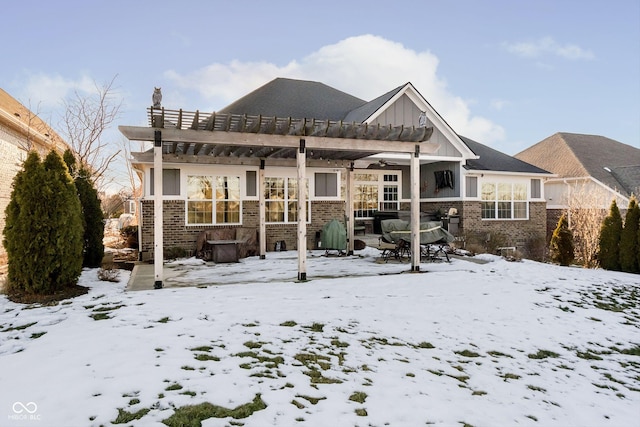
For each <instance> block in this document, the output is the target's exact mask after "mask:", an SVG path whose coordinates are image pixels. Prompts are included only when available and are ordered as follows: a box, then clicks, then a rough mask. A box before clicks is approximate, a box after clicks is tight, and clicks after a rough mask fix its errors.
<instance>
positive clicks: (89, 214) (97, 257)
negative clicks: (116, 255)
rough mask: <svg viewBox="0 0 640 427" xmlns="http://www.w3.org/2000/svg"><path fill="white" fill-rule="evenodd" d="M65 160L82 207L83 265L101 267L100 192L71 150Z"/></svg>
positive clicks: (102, 228) (102, 235) (102, 237)
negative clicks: (78, 163) (78, 164)
mask: <svg viewBox="0 0 640 427" xmlns="http://www.w3.org/2000/svg"><path fill="white" fill-rule="evenodd" d="M63 158H64V162H65V163H66V165H67V167H68V168H69V171H70V172H71V175H72V176H73V177H74V183H75V185H76V190H77V192H78V198H79V199H80V205H81V206H82V218H83V226H84V235H83V247H82V249H83V258H82V265H83V266H85V267H90V268H95V267H100V265H101V264H102V258H103V257H104V244H103V239H104V221H103V219H104V215H103V213H102V208H101V206H100V199H99V198H98V191H97V190H96V188H95V186H94V184H93V182H92V180H91V174H90V173H89V171H87V169H86V168H84V167H82V166H81V167H80V168H78V167H77V162H76V159H75V157H74V155H73V153H72V152H71V150H66V151H65V152H64V156H63Z"/></svg>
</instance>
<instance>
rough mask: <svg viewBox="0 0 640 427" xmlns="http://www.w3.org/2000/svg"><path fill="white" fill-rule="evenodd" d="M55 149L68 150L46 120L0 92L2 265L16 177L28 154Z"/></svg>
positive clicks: (0, 231) (0, 239)
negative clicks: (5, 229)
mask: <svg viewBox="0 0 640 427" xmlns="http://www.w3.org/2000/svg"><path fill="white" fill-rule="evenodd" d="M54 147H55V148H56V149H58V150H59V151H60V153H61V154H62V153H63V152H64V150H66V149H67V148H68V147H67V145H66V143H65V142H64V140H63V139H62V138H60V136H58V134H56V133H55V132H54V131H53V130H52V129H51V128H50V127H49V126H48V125H47V124H46V123H45V122H44V121H43V120H41V119H40V118H39V117H38V116H37V115H36V114H34V113H33V112H32V111H30V110H29V109H28V108H26V107H25V106H24V105H22V104H21V103H20V102H18V101H16V100H15V99H14V98H13V97H12V96H11V95H9V94H8V93H7V92H5V91H4V90H2V89H0V158H1V159H2V162H1V163H0V265H4V264H6V256H7V254H6V251H5V250H4V247H3V246H2V232H3V230H4V227H5V216H4V212H5V210H6V208H7V205H8V204H9V200H10V198H11V191H12V183H13V177H14V176H15V175H16V173H17V172H18V171H19V170H20V169H21V167H22V162H23V161H24V160H25V159H26V157H27V152H28V151H30V150H37V151H38V152H39V153H40V155H41V156H43V157H44V156H46V154H47V153H48V152H49V151H50V150H51V149H52V148H54Z"/></svg>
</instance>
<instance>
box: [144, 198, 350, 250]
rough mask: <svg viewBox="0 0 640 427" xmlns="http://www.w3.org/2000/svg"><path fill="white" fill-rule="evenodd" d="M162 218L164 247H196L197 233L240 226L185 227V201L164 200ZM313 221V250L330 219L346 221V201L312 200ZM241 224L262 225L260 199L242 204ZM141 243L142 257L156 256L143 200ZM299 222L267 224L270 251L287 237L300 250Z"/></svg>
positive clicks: (309, 238)
mask: <svg viewBox="0 0 640 427" xmlns="http://www.w3.org/2000/svg"><path fill="white" fill-rule="evenodd" d="M163 206H164V217H163V226H164V228H163V246H164V247H165V248H170V247H176V246H177V247H181V248H183V249H186V250H192V251H193V250H195V247H196V240H197V238H198V235H199V234H200V233H201V232H202V231H203V230H206V229H212V228H237V227H240V226H235V225H230V226H224V225H222V226H186V225H185V223H186V221H185V202H184V200H165V201H164V202H163ZM311 210H312V215H311V218H312V221H311V224H307V248H309V249H312V248H313V247H314V244H315V235H316V232H317V231H320V230H322V227H323V226H324V225H325V224H326V223H327V222H329V221H330V220H331V219H338V220H340V221H342V222H344V202H341V201H328V202H324V201H322V202H312V208H311ZM242 221H243V224H242V225H241V226H242V227H255V228H258V226H259V212H258V202H257V201H244V202H243V203H242ZM141 230H142V246H141V257H142V259H143V260H149V259H152V258H153V244H154V243H153V234H154V233H153V201H152V200H144V201H142V224H141ZM297 231H298V226H297V224H295V223H294V224H268V225H267V236H266V238H267V241H266V243H267V251H272V250H273V249H274V246H275V243H276V242H277V241H279V240H284V241H285V243H286V245H287V249H297Z"/></svg>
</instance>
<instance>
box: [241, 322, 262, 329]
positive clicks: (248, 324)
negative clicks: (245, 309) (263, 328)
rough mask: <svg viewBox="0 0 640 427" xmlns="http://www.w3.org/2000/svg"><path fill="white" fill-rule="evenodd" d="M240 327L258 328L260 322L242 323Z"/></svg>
mask: <svg viewBox="0 0 640 427" xmlns="http://www.w3.org/2000/svg"><path fill="white" fill-rule="evenodd" d="M242 326H244V327H245V328H255V327H256V326H260V322H249V323H243V324H242Z"/></svg>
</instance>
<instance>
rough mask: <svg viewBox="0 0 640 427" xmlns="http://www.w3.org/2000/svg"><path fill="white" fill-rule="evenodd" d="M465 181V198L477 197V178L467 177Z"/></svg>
mask: <svg viewBox="0 0 640 427" xmlns="http://www.w3.org/2000/svg"><path fill="white" fill-rule="evenodd" d="M464 179H465V196H466V197H478V177H477V176H467V177H465V178H464Z"/></svg>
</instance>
